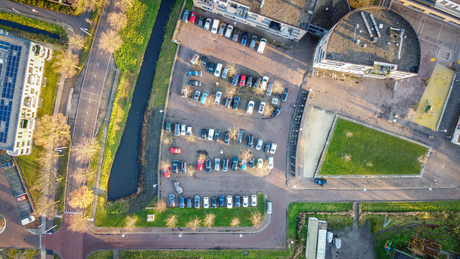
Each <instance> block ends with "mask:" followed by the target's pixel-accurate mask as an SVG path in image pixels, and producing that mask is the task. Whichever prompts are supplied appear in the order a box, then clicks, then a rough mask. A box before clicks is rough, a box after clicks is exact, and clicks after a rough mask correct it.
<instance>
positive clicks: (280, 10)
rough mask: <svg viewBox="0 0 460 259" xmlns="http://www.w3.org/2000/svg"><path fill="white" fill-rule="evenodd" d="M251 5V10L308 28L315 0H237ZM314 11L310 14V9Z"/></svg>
mask: <svg viewBox="0 0 460 259" xmlns="http://www.w3.org/2000/svg"><path fill="white" fill-rule="evenodd" d="M232 1H233V0H232ZM234 2H237V3H241V4H244V5H247V6H249V11H251V12H254V13H257V14H261V15H263V16H266V17H270V18H273V19H275V20H278V21H280V22H283V23H286V24H290V25H294V26H296V27H299V28H302V29H306V28H307V25H308V23H309V22H310V18H311V16H312V15H313V11H314V7H315V0H265V1H264V5H263V7H262V8H260V5H261V4H262V0H236V1H234ZM310 10H311V12H312V14H309V13H308V11H310Z"/></svg>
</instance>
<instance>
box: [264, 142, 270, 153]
mask: <svg viewBox="0 0 460 259" xmlns="http://www.w3.org/2000/svg"><path fill="white" fill-rule="evenodd" d="M270 145H271V143H270V142H266V143H265V149H264V152H265V153H268V152H269V151H270Z"/></svg>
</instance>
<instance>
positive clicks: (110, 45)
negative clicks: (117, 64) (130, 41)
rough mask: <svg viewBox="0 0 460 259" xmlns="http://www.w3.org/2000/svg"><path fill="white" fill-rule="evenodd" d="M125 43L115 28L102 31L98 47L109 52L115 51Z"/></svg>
mask: <svg viewBox="0 0 460 259" xmlns="http://www.w3.org/2000/svg"><path fill="white" fill-rule="evenodd" d="M122 44H123V40H122V39H121V37H120V36H118V34H117V32H116V31H115V30H108V31H107V32H102V35H101V39H100V40H99V44H98V47H99V48H101V49H102V50H103V51H105V52H107V53H113V52H114V51H116V50H117V49H118V48H119V47H120V46H121V45H122Z"/></svg>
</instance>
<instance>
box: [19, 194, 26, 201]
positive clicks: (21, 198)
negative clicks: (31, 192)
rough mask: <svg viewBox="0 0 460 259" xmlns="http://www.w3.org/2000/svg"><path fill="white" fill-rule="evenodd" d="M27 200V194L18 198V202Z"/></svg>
mask: <svg viewBox="0 0 460 259" xmlns="http://www.w3.org/2000/svg"><path fill="white" fill-rule="evenodd" d="M26 199H27V195H26V194H23V195H19V196H18V197H17V198H16V201H25V200H26Z"/></svg>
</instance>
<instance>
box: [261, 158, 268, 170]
mask: <svg viewBox="0 0 460 259" xmlns="http://www.w3.org/2000/svg"><path fill="white" fill-rule="evenodd" d="M262 167H263V168H264V170H268V160H264V163H263V166H262Z"/></svg>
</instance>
